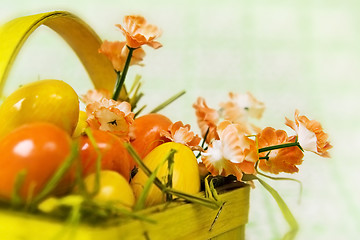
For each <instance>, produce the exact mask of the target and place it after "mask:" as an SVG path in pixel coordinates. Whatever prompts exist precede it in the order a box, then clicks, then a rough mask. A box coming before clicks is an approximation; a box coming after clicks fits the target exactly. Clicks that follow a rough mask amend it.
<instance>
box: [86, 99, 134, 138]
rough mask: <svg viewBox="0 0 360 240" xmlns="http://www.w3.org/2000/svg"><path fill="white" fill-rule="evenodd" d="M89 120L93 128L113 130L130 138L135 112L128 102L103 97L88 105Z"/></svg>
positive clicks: (121, 135) (123, 136)
mask: <svg viewBox="0 0 360 240" xmlns="http://www.w3.org/2000/svg"><path fill="white" fill-rule="evenodd" d="M86 113H87V115H88V119H87V122H88V124H89V126H90V127H91V128H94V129H99V130H102V131H109V132H112V133H114V134H116V135H118V136H119V137H121V138H123V139H126V140H129V126H130V125H131V124H132V123H133V121H134V113H133V112H131V106H130V104H129V103H128V102H117V101H114V100H112V99H107V98H102V99H101V100H100V101H97V102H93V103H91V104H88V105H87V106H86Z"/></svg>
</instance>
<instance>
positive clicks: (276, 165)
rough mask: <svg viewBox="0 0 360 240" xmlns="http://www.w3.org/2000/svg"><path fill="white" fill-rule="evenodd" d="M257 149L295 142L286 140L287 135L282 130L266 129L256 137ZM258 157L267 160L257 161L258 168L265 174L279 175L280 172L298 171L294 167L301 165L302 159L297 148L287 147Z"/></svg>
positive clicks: (302, 155) (293, 139)
mask: <svg viewBox="0 0 360 240" xmlns="http://www.w3.org/2000/svg"><path fill="white" fill-rule="evenodd" d="M257 137H258V146H259V148H264V147H269V146H274V145H280V144H284V143H290V142H295V137H290V138H288V136H287V133H286V132H285V131H283V130H275V129H274V128H271V127H267V128H265V129H263V130H262V131H261V133H259V134H258V135H257ZM259 156H260V157H265V156H267V157H268V159H267V160H265V159H261V160H260V161H259V168H260V169H261V170H263V171H265V172H270V173H274V174H279V173H280V172H286V173H295V172H298V171H299V169H298V168H297V167H296V165H300V164H301V163H302V158H303V157H304V154H303V152H302V151H301V150H300V148H299V147H296V146H295V147H287V148H281V149H276V150H271V152H270V153H269V154H268V152H263V153H260V154H259Z"/></svg>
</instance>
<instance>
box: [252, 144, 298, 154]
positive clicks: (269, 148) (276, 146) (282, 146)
mask: <svg viewBox="0 0 360 240" xmlns="http://www.w3.org/2000/svg"><path fill="white" fill-rule="evenodd" d="M287 147H299V148H300V149H301V150H302V148H301V146H300V144H299V142H294V143H284V144H279V145H274V146H269V147H264V148H259V150H258V151H259V153H262V152H267V151H271V150H275V149H281V148H287Z"/></svg>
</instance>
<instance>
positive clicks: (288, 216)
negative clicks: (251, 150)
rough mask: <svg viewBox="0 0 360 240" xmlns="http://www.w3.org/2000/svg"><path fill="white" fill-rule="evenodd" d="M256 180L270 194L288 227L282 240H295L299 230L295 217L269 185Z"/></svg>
mask: <svg viewBox="0 0 360 240" xmlns="http://www.w3.org/2000/svg"><path fill="white" fill-rule="evenodd" d="M257 180H258V181H259V182H260V183H261V185H263V187H264V188H265V189H266V190H267V191H268V192H269V193H270V194H271V196H272V197H273V198H274V199H275V201H276V203H277V204H278V206H279V208H280V210H281V212H282V214H283V216H284V218H285V220H286V221H287V223H288V224H289V226H290V230H289V231H288V232H287V233H286V234H285V235H284V237H283V238H282V239H283V240H293V239H295V237H296V235H297V232H298V230H299V225H298V223H297V221H296V219H295V217H294V216H293V215H292V213H291V211H290V209H289V208H288V206H287V205H286V203H285V201H284V200H283V199H282V198H281V196H280V195H279V193H278V192H277V191H276V190H275V189H273V188H272V187H271V186H270V185H269V184H267V183H266V182H265V181H263V180H261V179H260V178H257Z"/></svg>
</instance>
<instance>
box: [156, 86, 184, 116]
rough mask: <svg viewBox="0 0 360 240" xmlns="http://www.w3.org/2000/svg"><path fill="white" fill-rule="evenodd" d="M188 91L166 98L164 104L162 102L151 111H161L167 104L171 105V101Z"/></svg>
mask: <svg viewBox="0 0 360 240" xmlns="http://www.w3.org/2000/svg"><path fill="white" fill-rule="evenodd" d="M185 93H186V91H185V90H183V91H181V92H179V93H177V94H175V95H173V96H172V97H170V98H169V99H168V100H166V101H165V102H163V103H162V104H160V105H159V106H157V107H156V108H154V109H153V110H152V111H151V112H150V113H157V112H158V111H160V110H161V109H163V108H165V107H166V106H167V105H169V104H170V103H172V102H173V101H175V100H176V99H178V98H179V97H181V96H182V95H184V94H185Z"/></svg>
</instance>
